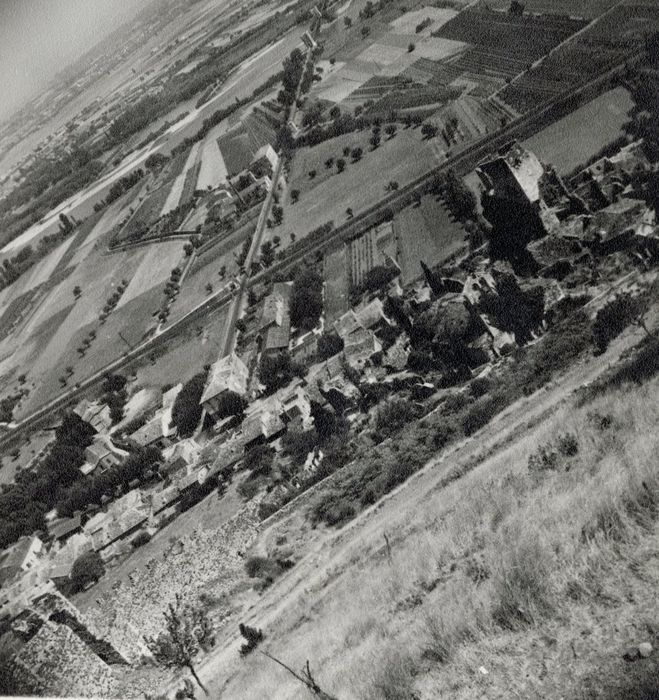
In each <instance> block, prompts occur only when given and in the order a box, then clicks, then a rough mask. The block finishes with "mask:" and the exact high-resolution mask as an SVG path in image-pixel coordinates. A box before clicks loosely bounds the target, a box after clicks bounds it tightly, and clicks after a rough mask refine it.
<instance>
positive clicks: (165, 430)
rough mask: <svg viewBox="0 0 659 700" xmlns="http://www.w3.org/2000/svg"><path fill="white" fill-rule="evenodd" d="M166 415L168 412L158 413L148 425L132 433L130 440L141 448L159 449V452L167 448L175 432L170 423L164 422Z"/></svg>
mask: <svg viewBox="0 0 659 700" xmlns="http://www.w3.org/2000/svg"><path fill="white" fill-rule="evenodd" d="M166 415H168V412H167V411H158V412H157V413H156V415H155V416H154V417H153V418H152V419H151V420H150V421H149V422H148V423H147V424H146V425H143V426H142V427H141V428H140V429H139V430H136V431H135V432H134V433H132V434H131V435H130V439H131V440H132V441H133V442H135V443H136V444H137V445H139V446H140V447H157V448H158V449H159V450H162V449H164V448H165V447H167V446H168V445H169V444H170V438H171V437H172V435H173V432H172V429H171V428H169V421H168V420H163V416H166ZM163 424H164V425H163ZM174 432H175V431H174Z"/></svg>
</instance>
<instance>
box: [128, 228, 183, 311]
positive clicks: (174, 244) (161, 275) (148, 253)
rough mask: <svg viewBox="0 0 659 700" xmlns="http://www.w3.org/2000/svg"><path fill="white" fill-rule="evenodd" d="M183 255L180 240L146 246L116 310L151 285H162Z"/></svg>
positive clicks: (146, 290)
mask: <svg viewBox="0 0 659 700" xmlns="http://www.w3.org/2000/svg"><path fill="white" fill-rule="evenodd" d="M183 257H184V253H183V242H182V241H171V242H163V243H152V244H151V245H149V246H147V248H146V250H145V251H144V252H141V253H140V262H139V265H138V267H137V270H135V273H134V274H133V277H132V279H131V281H130V284H129V285H128V287H127V288H126V291H125V292H124V293H123V295H122V297H121V299H120V300H119V303H118V304H117V309H116V310H119V309H120V308H121V307H123V306H125V305H126V304H128V303H129V302H131V301H132V300H133V299H135V298H136V297H138V296H140V295H141V294H144V292H148V291H149V290H150V289H152V288H153V287H155V286H160V287H162V286H164V284H165V282H166V281H167V280H168V279H169V275H170V273H171V271H172V269H173V268H174V267H176V266H177V265H179V264H180V263H181V261H182V259H183Z"/></svg>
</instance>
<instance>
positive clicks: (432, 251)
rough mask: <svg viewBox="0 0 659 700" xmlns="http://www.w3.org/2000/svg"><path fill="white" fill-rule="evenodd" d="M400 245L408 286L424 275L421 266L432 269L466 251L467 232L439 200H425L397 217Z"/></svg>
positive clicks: (430, 196) (395, 226)
mask: <svg viewBox="0 0 659 700" xmlns="http://www.w3.org/2000/svg"><path fill="white" fill-rule="evenodd" d="M394 232H395V233H396V240H397V244H398V250H399V253H400V254H399V257H398V261H397V262H398V264H399V265H400V268H401V277H402V280H403V282H404V283H405V284H408V283H410V282H413V281H414V280H415V279H417V278H418V277H420V276H421V275H422V274H423V271H422V269H421V265H420V262H421V261H422V260H423V262H424V263H426V265H428V266H429V267H432V266H434V265H439V264H442V263H444V262H445V261H446V260H448V259H449V258H450V257H451V256H453V255H455V254H456V253H458V252H460V251H461V250H463V249H465V247H466V244H465V231H464V229H463V228H462V226H461V224H460V223H459V222H456V221H455V219H453V218H452V217H451V215H450V214H449V212H448V211H447V209H446V208H445V207H444V205H443V203H442V202H441V201H440V200H438V198H437V197H435V196H432V195H427V196H425V197H422V199H421V204H420V205H419V206H416V205H412V206H409V207H406V208H405V209H403V210H402V211H400V212H398V213H397V214H396V215H395V217H394Z"/></svg>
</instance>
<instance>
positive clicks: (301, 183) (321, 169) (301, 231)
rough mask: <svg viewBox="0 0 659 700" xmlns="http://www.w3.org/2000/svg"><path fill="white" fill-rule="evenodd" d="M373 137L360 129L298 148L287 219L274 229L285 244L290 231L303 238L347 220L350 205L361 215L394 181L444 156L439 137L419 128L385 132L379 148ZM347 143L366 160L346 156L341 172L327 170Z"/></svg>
mask: <svg viewBox="0 0 659 700" xmlns="http://www.w3.org/2000/svg"><path fill="white" fill-rule="evenodd" d="M370 137H371V131H370V130H368V131H362V132H355V133H353V134H346V135H344V136H339V137H337V138H335V139H332V140H330V141H325V142H324V143H322V144H320V145H319V146H316V147H314V148H303V149H301V150H300V151H298V152H297V153H296V155H295V157H294V159H293V164H292V166H291V177H290V180H289V187H288V193H289V195H288V196H287V198H286V202H285V203H284V222H283V224H282V225H281V226H280V227H277V228H276V229H274V232H275V233H276V234H277V235H279V236H280V237H281V239H282V242H283V243H287V242H288V240H289V234H290V233H295V235H296V237H297V238H298V239H300V238H303V237H305V236H306V235H307V234H308V233H309V232H310V231H312V230H313V229H315V228H317V227H318V226H320V225H322V224H324V223H325V222H327V221H334V225H335V226H338V225H340V224H342V223H343V222H344V221H346V208H347V207H351V208H352V210H353V211H354V213H355V214H357V213H358V212H360V211H363V210H364V209H366V208H368V207H370V206H372V205H374V204H375V203H377V202H378V201H380V200H381V199H382V198H383V197H384V196H385V195H386V194H387V192H386V189H385V188H386V186H387V184H388V183H389V182H390V181H391V180H394V181H396V182H398V184H399V186H400V187H403V186H404V185H405V184H407V183H408V182H410V181H411V180H414V179H415V178H417V177H419V176H421V175H423V174H424V173H426V172H427V171H428V170H430V169H431V168H432V167H433V166H436V165H438V164H439V163H442V162H443V160H444V158H443V157H442V156H440V155H438V154H437V152H436V151H435V148H437V139H432V140H431V141H425V140H423V138H422V136H421V131H420V129H402V128H401V129H399V131H398V133H397V135H396V136H395V137H394V138H393V139H388V138H387V137H386V136H383V138H382V144H381V145H380V147H379V148H377V149H376V150H375V151H373V150H371V146H370V145H369V139H370ZM344 146H350V147H354V146H360V147H361V148H362V149H363V151H364V153H363V156H362V158H361V160H359V161H358V162H353V161H352V158H350V157H347V158H345V160H346V169H345V170H344V172H343V173H340V174H338V173H337V170H336V166H333V167H332V169H331V170H327V169H326V168H325V165H324V161H325V160H326V159H327V158H329V157H334V158H335V159H336V158H344V156H343V154H342V149H343V147H344ZM311 169H315V170H317V173H318V174H317V175H316V178H315V179H313V180H311V179H310V178H309V175H308V173H309V170H311ZM330 173H331V174H330ZM294 189H299V190H300V192H301V193H302V194H301V195H300V200H299V202H297V203H296V204H292V203H291V201H290V192H291V191H292V190H294Z"/></svg>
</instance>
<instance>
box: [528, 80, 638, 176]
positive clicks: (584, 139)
mask: <svg viewBox="0 0 659 700" xmlns="http://www.w3.org/2000/svg"><path fill="white" fill-rule="evenodd" d="M633 107H634V101H633V99H632V96H631V94H630V93H629V92H628V91H627V90H626V89H625V88H623V87H618V88H615V89H613V90H609V91H608V92H606V93H604V94H603V95H600V96H599V97H597V98H595V99H594V100H592V101H591V102H588V103H587V104H585V105H583V106H582V107H580V108H579V109H577V110H575V111H574V112H572V113H570V114H568V115H567V117H564V118H563V119H561V120H559V121H557V122H555V123H554V124H551V125H550V126H548V127H547V128H546V129H543V130H542V131H540V132H538V133H537V134H535V135H534V136H532V137H531V138H529V139H527V140H526V141H525V142H524V146H525V147H526V148H528V149H530V150H531V151H533V152H534V153H535V154H536V155H537V156H538V157H539V158H540V159H541V160H543V161H544V162H545V163H549V164H551V165H553V166H554V167H555V168H556V170H557V172H558V173H559V174H560V175H567V174H568V173H571V172H572V171H573V170H574V169H575V168H577V167H578V166H579V165H584V164H586V163H587V162H588V160H589V159H590V158H592V157H593V156H594V155H596V154H597V153H598V152H599V151H600V150H601V149H602V148H604V147H605V146H607V145H608V144H609V143H611V142H612V141H615V140H616V139H617V138H619V137H620V136H622V135H623V133H624V132H623V129H622V126H623V125H624V124H625V123H626V122H627V121H629V112H630V111H631V109H632V108H633Z"/></svg>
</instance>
